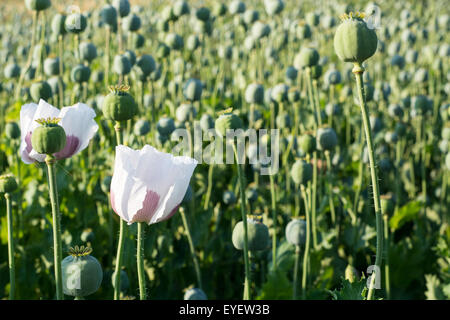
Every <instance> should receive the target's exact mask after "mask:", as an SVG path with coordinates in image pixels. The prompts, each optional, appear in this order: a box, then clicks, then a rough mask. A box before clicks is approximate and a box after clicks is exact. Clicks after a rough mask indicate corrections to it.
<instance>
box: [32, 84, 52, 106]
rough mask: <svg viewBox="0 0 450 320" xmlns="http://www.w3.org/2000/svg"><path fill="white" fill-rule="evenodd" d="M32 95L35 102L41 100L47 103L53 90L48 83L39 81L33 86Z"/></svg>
mask: <svg viewBox="0 0 450 320" xmlns="http://www.w3.org/2000/svg"><path fill="white" fill-rule="evenodd" d="M30 95H31V98H32V99H33V101H39V100H40V99H43V100H45V101H47V100H48V99H49V98H51V97H52V95H53V93H52V88H51V87H50V85H49V84H48V83H47V82H46V81H38V82H35V83H33V84H32V85H31V87H30Z"/></svg>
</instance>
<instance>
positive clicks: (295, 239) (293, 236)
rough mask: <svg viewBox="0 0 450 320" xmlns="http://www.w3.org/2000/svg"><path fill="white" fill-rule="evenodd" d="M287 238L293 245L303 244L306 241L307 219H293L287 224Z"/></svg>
mask: <svg viewBox="0 0 450 320" xmlns="http://www.w3.org/2000/svg"><path fill="white" fill-rule="evenodd" d="M286 240H287V241H288V242H289V243H290V244H293V245H296V246H302V245H304V244H305V242H306V221H305V220H303V219H293V220H291V221H289V223H288V224H287V226H286Z"/></svg>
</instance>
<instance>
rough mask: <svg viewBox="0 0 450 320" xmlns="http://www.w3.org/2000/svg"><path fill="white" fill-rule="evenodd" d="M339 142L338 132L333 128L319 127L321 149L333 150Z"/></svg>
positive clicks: (318, 145)
mask: <svg viewBox="0 0 450 320" xmlns="http://www.w3.org/2000/svg"><path fill="white" fill-rule="evenodd" d="M337 142H338V141H337V136H336V132H335V131H334V129H333V128H319V129H317V147H318V149H319V150H333V149H334V148H335V147H336V145H337Z"/></svg>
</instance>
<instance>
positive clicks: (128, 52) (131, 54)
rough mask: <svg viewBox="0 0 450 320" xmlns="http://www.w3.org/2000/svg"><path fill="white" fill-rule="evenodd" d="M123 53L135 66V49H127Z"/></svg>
mask: <svg viewBox="0 0 450 320" xmlns="http://www.w3.org/2000/svg"><path fill="white" fill-rule="evenodd" d="M123 55H124V56H125V57H127V58H128V60H129V61H130V64H131V66H132V67H133V66H134V64H135V63H136V54H135V53H134V51H133V50H126V51H125V52H124V54H123Z"/></svg>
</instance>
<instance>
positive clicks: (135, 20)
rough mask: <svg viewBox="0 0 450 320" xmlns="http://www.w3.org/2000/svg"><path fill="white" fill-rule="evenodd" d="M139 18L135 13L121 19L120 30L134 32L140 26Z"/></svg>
mask: <svg viewBox="0 0 450 320" xmlns="http://www.w3.org/2000/svg"><path fill="white" fill-rule="evenodd" d="M141 25H142V23H141V18H139V16H137V15H136V14H134V13H133V14H130V15H128V16H127V17H126V18H124V19H123V20H122V30H123V31H128V32H136V31H138V30H139V29H140V28H141Z"/></svg>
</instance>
